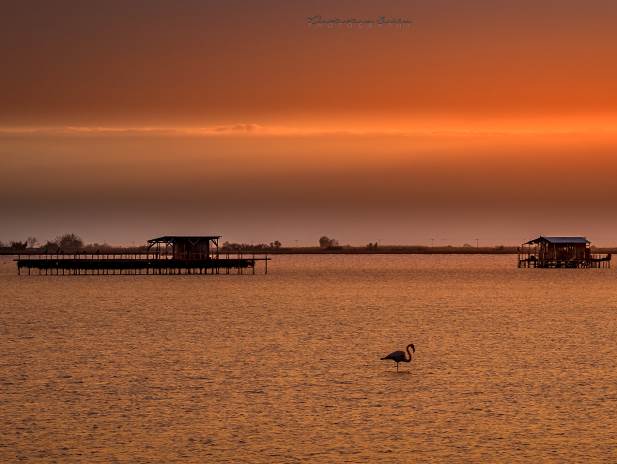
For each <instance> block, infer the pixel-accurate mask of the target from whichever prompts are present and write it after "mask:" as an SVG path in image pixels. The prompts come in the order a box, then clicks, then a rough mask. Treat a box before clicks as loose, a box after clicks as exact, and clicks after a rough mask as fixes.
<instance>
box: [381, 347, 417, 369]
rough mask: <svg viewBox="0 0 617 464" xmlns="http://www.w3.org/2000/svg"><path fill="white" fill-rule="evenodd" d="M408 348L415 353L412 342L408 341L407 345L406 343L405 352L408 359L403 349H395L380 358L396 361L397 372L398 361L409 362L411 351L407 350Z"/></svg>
mask: <svg viewBox="0 0 617 464" xmlns="http://www.w3.org/2000/svg"><path fill="white" fill-rule="evenodd" d="M409 348H411V350H412V351H413V352H414V353H415V352H416V347H415V346H413V343H410V344H409V345H407V348H406V350H407V354H408V355H409V359H407V358H406V357H405V352H404V351H395V352H393V353H390V354H389V355H388V356H385V357H383V358H381V359H382V360H384V359H391V360H392V361H394V362H395V363H396V372H398V363H401V362H404V363H408V362H411V353H410V352H409Z"/></svg>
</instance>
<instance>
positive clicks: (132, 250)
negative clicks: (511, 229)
mask: <svg viewBox="0 0 617 464" xmlns="http://www.w3.org/2000/svg"><path fill="white" fill-rule="evenodd" d="M99 252H100V254H139V253H146V249H145V247H109V248H105V249H101V250H100V251H99ZM592 252H593V253H605V254H606V253H615V254H617V248H610V247H609V248H600V247H598V248H592ZM227 253H229V254H230V255H231V254H237V253H243V254H256V255H266V254H267V255H515V254H518V247H514V246H497V247H455V246H445V247H444V246H440V247H429V246H415V245H409V246H405V245H384V246H377V247H371V248H368V247H354V246H341V247H334V248H319V247H280V248H251V247H247V248H238V249H220V250H219V254H221V255H225V254H227ZM32 254H33V255H38V254H48V255H54V254H55V253H54V252H49V253H46V252H45V250H44V249H38V248H33V249H26V250H12V249H10V248H4V249H0V255H5V256H13V255H32ZM66 254H95V255H96V254H97V251H96V250H91V249H87V250H80V251H75V252H73V251H71V252H67V253H66Z"/></svg>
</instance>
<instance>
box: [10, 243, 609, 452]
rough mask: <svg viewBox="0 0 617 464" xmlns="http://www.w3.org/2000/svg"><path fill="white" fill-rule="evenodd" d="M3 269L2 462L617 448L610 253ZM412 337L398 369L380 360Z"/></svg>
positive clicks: (308, 258)
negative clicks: (42, 272)
mask: <svg viewBox="0 0 617 464" xmlns="http://www.w3.org/2000/svg"><path fill="white" fill-rule="evenodd" d="M15 274H16V272H15V268H14V264H13V263H12V262H10V261H8V260H4V261H2V262H1V263H0V295H2V296H1V297H0V353H2V357H1V358H0V387H1V390H0V393H1V395H0V408H1V411H2V422H1V423H0V461H2V462H19V461H28V462H37V461H41V462H54V461H56V462H90V463H96V462H101V463H102V462H116V461H117V462H134V463H140V462H174V461H182V462H230V463H231V462H255V463H272V462H324V463H325V462H393V463H396V462H537V461H538V460H540V459H542V460H544V461H546V462H564V461H570V462H573V461H582V460H585V461H591V462H610V461H612V462H615V461H616V460H617V342H616V337H615V335H616V333H615V331H616V328H617V323H616V321H617V318H616V314H617V280H616V277H617V275H616V273H615V271H614V270H611V269H608V270H602V269H583V270H572V269H563V270H542V269H517V268H516V262H515V257H512V256H455V255H448V256H437V255H433V256H400V255H395V256H280V257H279V256H276V257H275V258H274V260H273V262H272V263H271V266H270V274H268V275H255V276H252V275H244V276H236V275H229V276H227V275H221V276H70V277H69V276H67V277H56V276H53V277H52V276H47V277H46V276H30V277H27V276H21V277H18V276H17V275H15ZM409 342H413V343H414V344H415V345H416V348H417V352H416V357H415V359H414V361H413V362H412V363H411V364H402V365H401V372H400V373H398V374H397V373H396V372H395V368H394V367H395V366H394V363H391V362H386V361H380V360H379V358H380V357H381V356H383V355H385V354H387V353H389V352H390V351H394V350H396V349H403V348H404V346H405V345H406V344H407V343H409Z"/></svg>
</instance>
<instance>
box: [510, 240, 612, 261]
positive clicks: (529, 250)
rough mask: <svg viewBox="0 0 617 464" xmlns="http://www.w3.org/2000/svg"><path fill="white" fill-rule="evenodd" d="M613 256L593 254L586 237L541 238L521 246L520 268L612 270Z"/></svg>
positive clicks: (519, 254) (519, 253)
mask: <svg viewBox="0 0 617 464" xmlns="http://www.w3.org/2000/svg"><path fill="white" fill-rule="evenodd" d="M611 257H612V256H611V254H610V253H609V254H607V255H598V254H592V253H591V242H589V240H587V239H586V238H585V237H543V236H540V237H538V238H536V239H534V240H530V241H529V242H526V243H524V244H522V245H521V247H520V248H519V250H518V267H519V268H565V269H585V268H596V269H599V268H610V267H611Z"/></svg>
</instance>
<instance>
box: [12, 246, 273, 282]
mask: <svg viewBox="0 0 617 464" xmlns="http://www.w3.org/2000/svg"><path fill="white" fill-rule="evenodd" d="M219 238H220V236H190V237H186V236H165V237H159V238H155V239H152V240H148V244H149V246H148V250H147V251H145V252H141V253H91V252H88V253H84V252H75V253H60V252H58V253H45V254H35V255H25V256H22V255H18V256H17V259H16V260H15V261H16V263H17V273H18V274H19V275H22V274H26V273H27V275H32V274H36V275H57V276H60V275H179V274H244V273H247V272H249V273H251V274H255V272H256V267H257V263H258V262H260V261H261V262H263V263H264V267H263V269H264V274H267V273H268V261H269V260H270V258H268V257H267V255H266V256H264V257H260V258H258V257H255V255H254V254H253V255H249V256H247V255H246V254H243V253H236V254H230V253H225V254H221V253H219V247H218V239H219Z"/></svg>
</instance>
